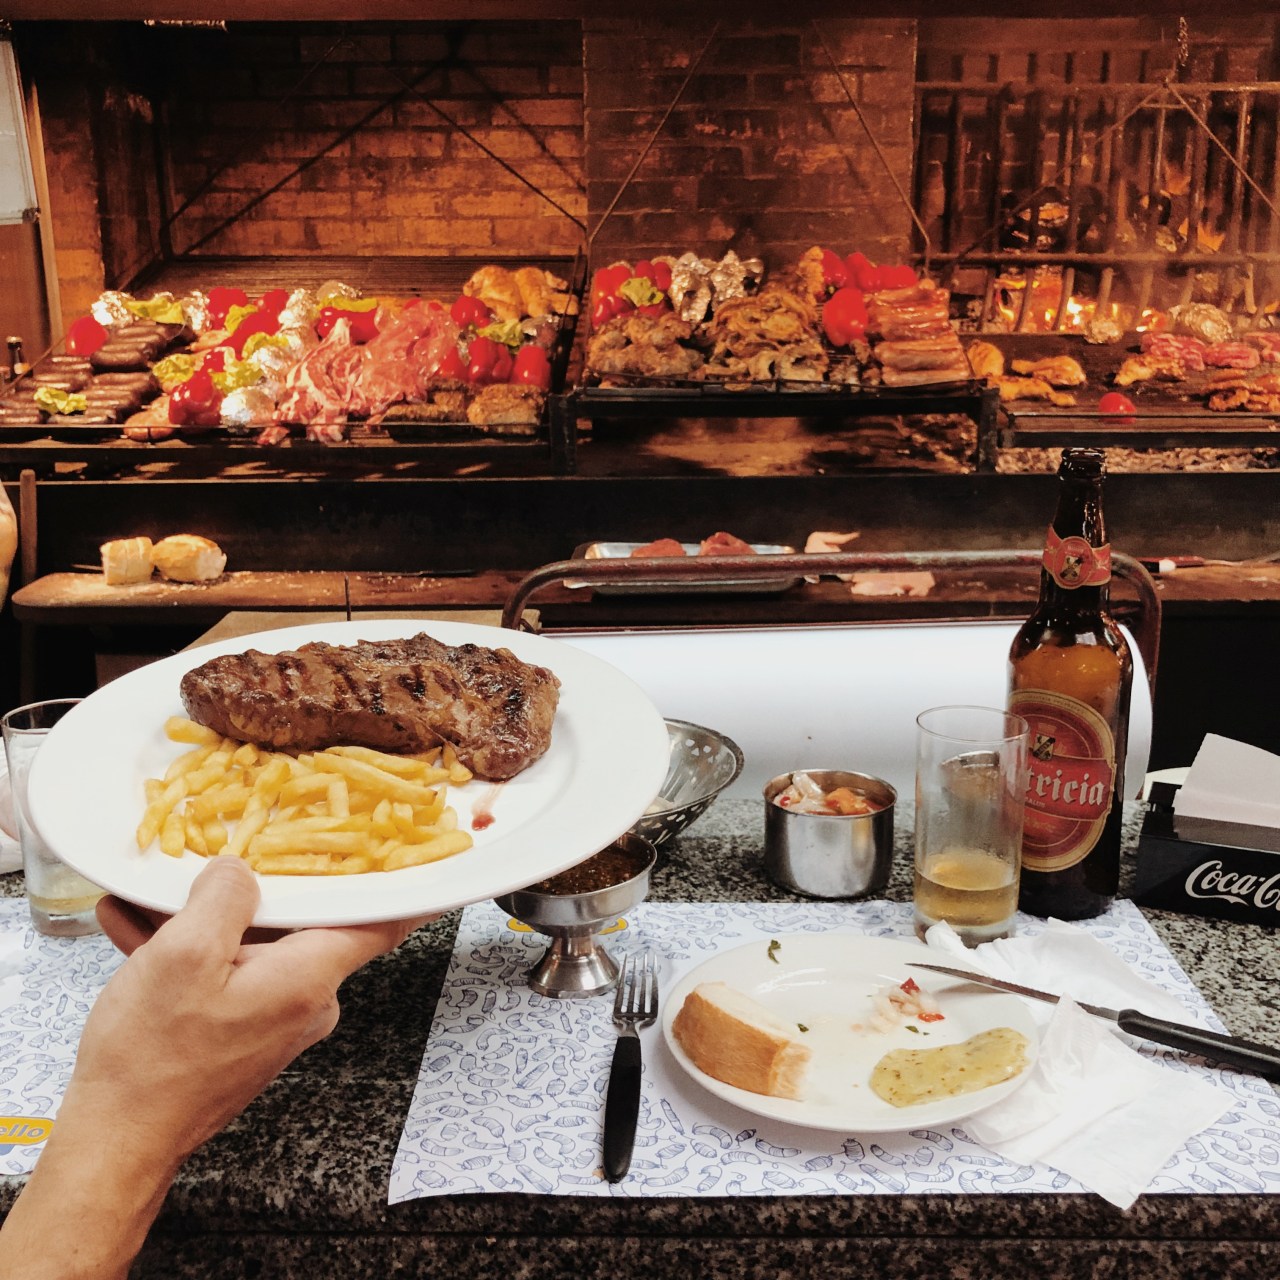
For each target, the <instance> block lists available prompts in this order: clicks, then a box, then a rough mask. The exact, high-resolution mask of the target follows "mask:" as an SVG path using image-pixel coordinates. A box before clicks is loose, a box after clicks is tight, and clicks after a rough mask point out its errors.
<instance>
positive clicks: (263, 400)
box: [221, 387, 276, 434]
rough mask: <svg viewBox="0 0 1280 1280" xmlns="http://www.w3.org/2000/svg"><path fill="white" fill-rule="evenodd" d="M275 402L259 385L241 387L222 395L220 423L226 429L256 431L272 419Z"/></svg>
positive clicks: (246, 431) (246, 432)
mask: <svg viewBox="0 0 1280 1280" xmlns="http://www.w3.org/2000/svg"><path fill="white" fill-rule="evenodd" d="M275 411H276V402H275V400H274V398H273V397H271V396H270V395H268V394H267V392H266V391H264V390H263V389H262V388H261V387H241V388H240V389H239V390H238V391H228V392H227V394H226V395H225V396H223V397H222V409H221V415H222V425H223V426H224V427H226V428H227V430H228V431H234V432H243V433H245V434H248V433H249V432H253V431H258V430H260V429H261V428H262V427H264V426H266V425H267V424H268V423H269V422H271V421H272V417H273V415H274V414H275Z"/></svg>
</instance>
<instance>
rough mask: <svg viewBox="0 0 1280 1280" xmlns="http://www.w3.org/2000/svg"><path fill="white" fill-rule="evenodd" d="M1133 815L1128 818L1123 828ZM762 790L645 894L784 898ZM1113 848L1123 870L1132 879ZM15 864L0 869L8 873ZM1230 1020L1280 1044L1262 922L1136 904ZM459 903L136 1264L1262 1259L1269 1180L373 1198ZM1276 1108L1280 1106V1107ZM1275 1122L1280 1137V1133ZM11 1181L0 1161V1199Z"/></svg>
mask: <svg viewBox="0 0 1280 1280" xmlns="http://www.w3.org/2000/svg"><path fill="white" fill-rule="evenodd" d="M904 810H905V811H904ZM1138 822H1139V813H1138V809H1137V806H1133V808H1132V811H1131V812H1130V813H1129V815H1128V821H1127V823H1126V837H1125V843H1126V848H1128V849H1132V846H1133V844H1134V843H1135V841H1136V835H1137V827H1138ZM763 828H764V817H763V806H762V803H761V802H760V801H757V800H721V801H719V802H718V803H717V804H716V805H714V806H713V807H712V808H711V809H710V810H709V811H708V813H707V814H706V815H705V816H704V817H703V818H701V819H700V820H699V821H698V822H697V823H696V824H695V825H694V826H693V827H691V828H690V829H689V830H688V831H687V832H686V833H685V834H684V835H683V836H681V837H680V838H679V839H677V840H675V841H673V842H671V843H669V844H668V845H666V846H664V848H663V849H662V851H661V852H660V855H659V860H658V865H657V867H656V868H655V871H654V874H653V877H652V889H651V896H652V897H653V898H655V899H663V900H702V901H760V900H765V901H788V900H791V901H797V900H802V899H800V898H798V897H797V896H796V895H792V894H788V893H786V892H785V891H783V890H780V889H778V888H777V887H776V886H775V885H773V884H772V883H771V882H770V881H769V880H767V879H766V878H765V877H764V874H763V870H762V866H761V844H762V837H763ZM911 837H912V833H911V815H910V806H909V804H908V805H905V806H904V805H903V804H901V803H900V805H899V813H898V822H897V832H896V839H895V860H894V870H893V875H892V878H891V881H890V884H889V887H888V890H887V891H886V893H885V895H884V896H886V897H888V898H890V899H892V900H896V901H906V900H909V898H910V892H911V844H912V838H911ZM1132 864H1133V859H1132V856H1126V858H1125V860H1124V873H1123V874H1124V879H1123V881H1122V889H1123V888H1124V887H1125V886H1126V885H1127V884H1128V883H1129V882H1130V881H1131V880H1132V870H1133V865H1132ZM18 879H19V878H18V877H16V876H11V877H4V880H6V881H9V882H10V883H9V884H7V885H5V887H4V891H5V892H10V893H11V892H13V891H14V888H15V886H14V885H13V882H14V881H17V880H18ZM1145 914H1146V915H1147V917H1148V919H1150V920H1151V922H1152V924H1153V925H1154V927H1155V929H1156V930H1157V932H1158V933H1159V934H1160V936H1161V937H1162V938H1163V939H1164V941H1165V943H1166V944H1167V945H1168V947H1169V948H1170V950H1171V951H1172V952H1173V954H1174V955H1175V956H1176V957H1177V958H1178V960H1179V961H1180V962H1181V964H1182V966H1183V968H1184V969H1185V970H1186V971H1187V973H1188V974H1189V975H1190V976H1191V978H1192V979H1193V980H1194V981H1195V983H1196V985H1197V986H1198V987H1199V988H1200V990H1201V991H1202V992H1203V993H1204V995H1205V997H1206V998H1207V999H1208V1000H1209V1002H1210V1003H1211V1004H1212V1005H1213V1007H1214V1008H1215V1009H1216V1011H1217V1012H1218V1014H1219V1015H1220V1016H1221V1017H1222V1019H1223V1021H1224V1022H1225V1023H1226V1024H1227V1025H1228V1027H1230V1028H1231V1029H1232V1030H1233V1031H1237V1032H1240V1033H1244V1034H1248V1035H1250V1036H1252V1037H1255V1038H1257V1039H1261V1040H1268V1041H1271V1042H1273V1043H1275V1042H1280V1008H1277V1003H1276V997H1275V987H1274V974H1275V972H1276V971H1277V969H1278V968H1280V943H1278V942H1277V938H1276V935H1275V932H1274V931H1273V930H1269V929H1264V928H1261V927H1258V926H1253V925H1244V924H1237V923H1231V922H1227V921H1221V920H1207V919H1200V918H1198V917H1193V916H1179V915H1174V914H1171V913H1167V912H1156V911H1147V912H1146V913H1145ZM456 924H457V916H456V915H450V916H446V917H444V918H443V919H441V920H440V921H438V922H437V923H436V924H434V925H431V926H429V927H427V928H425V929H422V930H420V931H419V932H418V933H416V934H415V935H414V936H413V937H412V938H411V939H409V941H408V942H407V943H406V944H405V945H404V947H402V948H401V950H400V951H399V952H397V953H396V954H395V955H394V956H390V957H385V958H383V959H381V960H378V961H375V962H374V963H373V964H371V965H369V966H368V967H367V968H366V969H364V970H362V971H361V972H360V973H358V974H356V975H355V976H354V977H353V978H352V979H351V980H350V981H349V982H348V983H347V984H346V986H345V987H344V988H343V992H342V1009H343V1013H342V1021H341V1023H340V1025H339V1027H338V1029H337V1031H336V1032H335V1033H334V1034H333V1035H332V1036H331V1037H330V1038H329V1039H328V1040H327V1041H325V1042H323V1043H321V1044H319V1045H317V1046H316V1047H315V1048H313V1049H311V1050H310V1051H308V1052H307V1053H306V1054H305V1055H304V1056H303V1057H302V1058H301V1059H299V1060H298V1062H297V1063H296V1064H294V1067H293V1068H292V1069H291V1070H289V1071H288V1072H286V1073H285V1074H284V1075H283V1076H282V1077H281V1078H280V1079H279V1080H277V1081H276V1082H275V1083H274V1084H273V1085H271V1086H270V1087H269V1088H268V1089H267V1091H266V1092H265V1093H264V1094H263V1096H262V1097H261V1098H259V1099H258V1100H257V1101H256V1102H255V1103H254V1104H253V1105H252V1106H251V1107H250V1108H249V1109H248V1111H246V1112H245V1114H244V1115H243V1116H241V1117H240V1118H239V1119H238V1120H236V1121H235V1122H233V1124H232V1125H231V1126H230V1127H229V1128H228V1129H227V1130H226V1131H225V1132H224V1133H222V1134H221V1135H219V1136H218V1137H217V1138H215V1139H214V1140H213V1141H211V1142H210V1143H209V1144H207V1146H205V1147H204V1148H203V1149H202V1150H201V1151H199V1152H197V1153H196V1154H195V1155H194V1156H193V1157H192V1158H191V1159H190V1160H189V1161H188V1162H187V1164H186V1165H185V1166H184V1168H183V1169H182V1171H181V1173H180V1174H179V1177H178V1180H177V1182H176V1183H175V1185H174V1187H173V1189H172V1191H171V1193H170V1195H169V1198H168V1200H167V1202H166V1204H165V1208H164V1210H163V1212H162V1214H161V1216H160V1219H159V1220H158V1222H157V1224H156V1227H155V1228H154V1230H153V1231H152V1233H151V1236H150V1238H149V1240H148V1243H147V1245H146V1247H145V1249H144V1251H143V1254H142V1256H141V1258H140V1259H139V1262H138V1264H137V1266H136V1268H135V1270H134V1272H133V1273H132V1274H133V1275H134V1276H136V1277H144V1278H149V1277H164V1278H165V1280H180V1278H181V1277H188V1276H190V1277H200V1278H201V1280H209V1278H210V1277H259V1276H261V1277H294V1276H298V1277H302V1276H306V1277H311V1276H371V1277H379V1280H381V1277H387V1276H393V1275H397V1276H398V1275H406V1276H409V1275H425V1274H432V1275H436V1274H440V1275H443V1274H447V1271H448V1270H449V1269H452V1270H453V1271H454V1273H455V1274H457V1275H459V1276H464V1277H468V1278H470V1277H489V1276H493V1277H504V1278H506V1280H514V1278H518V1277H523V1276H533V1275H560V1274H580V1275H584V1276H586V1275H595V1274H605V1273H607V1274H610V1275H612V1274H615V1273H619V1272H622V1273H630V1274H633V1275H639V1276H652V1275H668V1274H671V1275H680V1276H682V1277H683V1276H698V1277H707V1278H709V1280H710V1278H718V1277H726V1278H727V1277H735V1278H737V1277H769V1278H770V1280H774V1278H776V1277H780V1276H781V1277H789V1276H801V1275H810V1274H816V1273H818V1272H819V1270H822V1271H834V1272H835V1273H836V1274H838V1275H839V1274H846V1273H850V1272H852V1271H853V1269H854V1268H855V1267H856V1268H857V1270H858V1271H859V1273H860V1272H862V1271H863V1270H864V1269H865V1268H867V1267H871V1268H872V1269H873V1271H874V1272H875V1273H877V1274H878V1276H880V1277H918V1276H932V1275H934V1274H938V1275H943V1276H957V1277H959V1276H975V1277H976V1276H990V1275H998V1274H1003V1273H1005V1272H1006V1271H1007V1270H1008V1268H1009V1258H1010V1250H1011V1248H1014V1249H1016V1251H1017V1253H1016V1256H1017V1258H1018V1260H1019V1262H1020V1263H1021V1264H1022V1268H1023V1269H1025V1268H1026V1267H1035V1268H1037V1269H1038V1270H1039V1271H1040V1272H1041V1273H1042V1274H1043V1275H1046V1276H1055V1277H1056V1276H1063V1277H1067V1276H1070V1277H1075V1276H1081V1275H1092V1276H1107V1277H1113V1276H1117V1277H1118V1276H1129V1275H1133V1276H1137V1275H1142V1276H1143V1277H1150V1276H1153V1275H1154V1276H1169V1275H1196V1276H1200V1275H1206V1276H1207V1275H1212V1276H1215V1277H1228V1276H1231V1277H1234V1276H1240V1277H1245V1276H1248V1277H1250V1280H1252V1278H1253V1277H1255V1276H1258V1275H1261V1274H1264V1273H1265V1272H1266V1270H1267V1269H1266V1267H1265V1266H1264V1265H1262V1263H1263V1261H1264V1259H1265V1258H1266V1257H1272V1256H1274V1252H1273V1251H1280V1198H1278V1197H1276V1196H1259V1195H1238V1196H1237V1195H1212V1196H1168V1195H1160V1196H1144V1197H1141V1198H1140V1199H1139V1200H1138V1202H1137V1203H1136V1204H1135V1205H1134V1207H1133V1208H1132V1209H1131V1210H1130V1211H1129V1212H1128V1213H1122V1212H1120V1211H1119V1210H1117V1209H1115V1208H1113V1207H1112V1206H1111V1205H1109V1204H1107V1203H1106V1202H1105V1201H1103V1200H1101V1199H1100V1198H1099V1197H1097V1196H1092V1195H1089V1196H1081V1195H1063V1196H1047V1195H1003V1196H897V1195H884V1196H860V1197H848V1198H843V1197H832V1196H814V1197H777V1198H767V1199H758V1198H754V1197H753V1198H743V1199H733V1198H722V1199H698V1200H693V1201H690V1200H679V1199H672V1200H654V1199H645V1200H641V1199H628V1198H625V1197H618V1198H610V1199H603V1198H600V1199H597V1198H591V1199H580V1198H571V1197H564V1198H561V1197H553V1196H522V1195H476V1196H455V1197H439V1198H431V1199H424V1200H414V1201H408V1202H406V1203H403V1204H398V1205H395V1206H389V1205H388V1204H387V1179H388V1175H389V1171H390V1167H391V1159H392V1155H393V1153H394V1151H395V1147H396V1143H397V1141H398V1138H399V1134H400V1129H401V1125H402V1123H403V1120H404V1117H405V1114H406V1112H407V1109H408V1106H409V1101H410V1098H411V1096H412V1093H413V1087H414V1082H415V1080H416V1078H417V1074H418V1070H419V1066H420V1063H421V1059H422V1052H423V1047H424V1045H425V1043H426V1037H427V1030H428V1027H429V1025H430V1021H431V1016H432V1011H433V1009H434V1006H435V1002H436V998H437V995H438V993H439V990H440V985H441V982H442V979H443V976H444V971H445V967H446V964H447V962H448V959H449V955H450V952H451V949H452V940H453V935H454V931H455V928H456ZM1276 1114H1277V1116H1280V1104H1278V1105H1277V1110H1276ZM1278 1141H1280V1140H1278ZM16 1185H17V1183H16V1180H15V1179H7V1180H0V1202H3V1203H4V1204H7V1203H8V1202H9V1200H10V1199H11V1197H12V1195H13V1194H14V1193H15V1191H16Z"/></svg>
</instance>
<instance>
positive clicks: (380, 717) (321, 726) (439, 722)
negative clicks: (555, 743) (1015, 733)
mask: <svg viewBox="0 0 1280 1280" xmlns="http://www.w3.org/2000/svg"><path fill="white" fill-rule="evenodd" d="M559 690H560V681H559V680H558V679H557V678H556V676H555V675H554V674H553V673H552V672H550V671H548V670H547V669H546V668H545V667H536V666H531V665H530V664H529V663H527V662H521V661H520V659H519V658H517V657H516V656H515V655H514V654H513V653H512V652H511V651H510V650H509V649H487V648H484V647H483V646H481V645H476V644H461V645H457V646H450V645H446V644H442V643H441V642H440V641H439V640H434V639H432V638H431V637H430V636H428V635H425V634H420V635H416V636H413V637H411V638H410V639H407V640H378V641H374V640H362V641H360V642H359V643H357V644H354V645H347V646H338V645H331V644H321V643H316V644H306V645H303V646H302V647H301V648H300V649H297V650H295V651H290V652H285V653H259V652H258V651H257V650H256V649H250V650H249V651H248V652H247V653H239V654H228V655H226V656H224V657H221V658H214V659H212V660H211V661H209V662H206V663H204V665H203V666H199V667H196V668H195V669H194V670H192V671H188V672H187V674H186V675H185V676H183V677H182V685H181V694H182V703H183V706H185V707H186V709H187V713H188V715H190V716H191V718H192V719H193V720H198V721H199V722H200V723H201V724H203V725H207V726H208V727H209V728H211V729H214V730H216V731H217V732H218V733H221V734H224V735H225V736H226V737H229V738H236V739H239V740H241V741H245V742H255V743H258V744H259V745H262V746H267V747H273V748H276V749H286V750H298V751H310V750H319V749H321V748H324V747H328V746H334V745H336V744H338V743H349V744H351V745H355V746H366V747H374V748H377V749H378V750H381V751H404V752H410V751H425V750H429V749H430V748H432V747H436V746H440V745H441V744H442V743H445V742H448V743H451V744H452V745H453V747H454V749H455V751H456V752H457V754H458V758H459V759H460V760H461V761H462V763H463V764H465V765H466V766H467V767H468V768H469V769H471V770H472V771H473V772H474V773H476V774H478V775H479V776H480V777H482V778H491V779H493V780H495V781H501V780H503V779H505V778H510V777H513V776H514V775H515V774H517V773H519V772H520V771H521V770H522V769H525V768H527V767H528V766H529V765H531V764H532V763H533V762H534V761H535V760H537V759H538V757H539V756H541V755H542V754H543V752H545V751H546V749H547V747H548V746H550V745H551V722H552V719H553V718H554V716H555V712H556V703H557V702H558V700H559V696H560V693H559Z"/></svg>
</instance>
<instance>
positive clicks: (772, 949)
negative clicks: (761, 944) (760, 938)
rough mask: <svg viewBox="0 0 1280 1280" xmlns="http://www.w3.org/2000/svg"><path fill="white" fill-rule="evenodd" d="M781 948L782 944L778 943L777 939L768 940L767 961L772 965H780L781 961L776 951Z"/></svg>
mask: <svg viewBox="0 0 1280 1280" xmlns="http://www.w3.org/2000/svg"><path fill="white" fill-rule="evenodd" d="M781 947H782V943H780V942H779V941H778V940H777V938H771V939H770V940H769V959H770V960H772V961H773V963H774V964H781V963H782V961H781V960H779V959H778V951H779V950H780V949H781Z"/></svg>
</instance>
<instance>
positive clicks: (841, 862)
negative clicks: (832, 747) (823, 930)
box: [764, 769, 898, 898]
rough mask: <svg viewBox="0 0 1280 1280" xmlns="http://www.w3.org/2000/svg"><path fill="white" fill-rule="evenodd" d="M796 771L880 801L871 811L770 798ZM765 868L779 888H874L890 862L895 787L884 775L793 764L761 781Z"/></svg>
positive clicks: (814, 892)
mask: <svg viewBox="0 0 1280 1280" xmlns="http://www.w3.org/2000/svg"><path fill="white" fill-rule="evenodd" d="M796 773H807V774H808V775H809V777H811V778H812V779H813V780H814V782H816V783H817V784H818V786H820V787H821V788H822V789H823V790H824V791H831V790H833V789H834V788H836V787H848V788H849V789H850V790H851V791H855V792H860V793H861V794H863V795H865V796H866V797H867V799H868V800H870V801H871V803H872V804H875V805H878V806H880V807H879V808H877V809H876V810H875V811H874V812H873V813H850V814H843V813H831V814H827V813H801V812H798V811H796V810H794V809H785V808H783V806H782V805H780V804H775V803H774V797H775V796H777V795H778V794H779V792H782V791H785V790H786V789H787V787H789V786H790V785H791V779H792V778H793V777H794V775H795V774H796ZM764 799H765V805H764V869H765V872H766V874H767V875H768V876H769V878H770V879H771V880H773V881H774V882H775V883H777V884H780V885H782V886H783V888H786V889H794V890H796V891H797V892H798V893H807V894H808V895H809V896H810V897H812V898H857V897H861V896H862V895H863V894H867V893H878V892H879V891H880V890H881V889H883V888H884V887H885V885H886V884H888V883H889V872H890V870H891V868H892V866H893V807H894V805H895V804H896V803H897V799H898V793H897V792H896V791H895V790H894V789H893V787H891V786H890V785H889V784H888V783H887V782H885V780H884V779H883V778H874V777H872V776H871V775H870V774H866V773H848V772H844V771H842V770H838V769H796V770H794V771H793V772H792V773H783V774H780V775H779V776H778V777H776V778H773V779H771V780H770V781H769V782H767V783H765V788H764Z"/></svg>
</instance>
